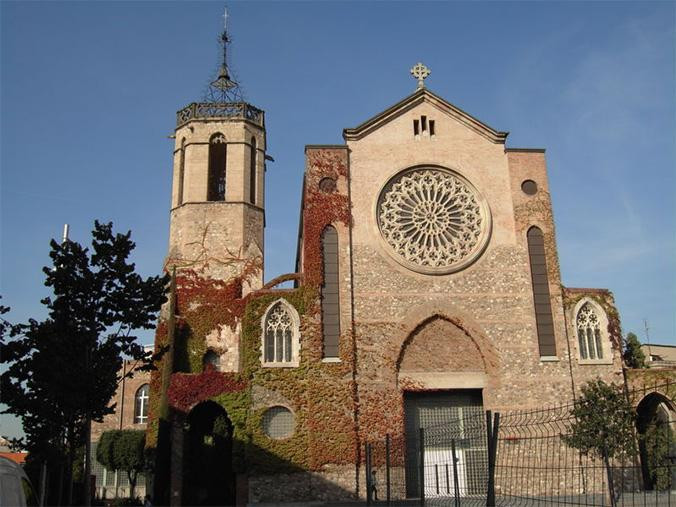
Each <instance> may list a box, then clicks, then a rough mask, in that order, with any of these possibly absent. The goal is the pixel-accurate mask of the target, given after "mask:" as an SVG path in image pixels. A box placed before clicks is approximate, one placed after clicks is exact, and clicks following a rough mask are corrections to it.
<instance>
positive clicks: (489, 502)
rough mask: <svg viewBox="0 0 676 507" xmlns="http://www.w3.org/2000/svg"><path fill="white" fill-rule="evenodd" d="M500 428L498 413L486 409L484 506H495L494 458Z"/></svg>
mask: <svg viewBox="0 0 676 507" xmlns="http://www.w3.org/2000/svg"><path fill="white" fill-rule="evenodd" d="M499 429H500V414H499V413H495V414H492V413H491V411H490V410H487V411H486V438H487V440H488V441H487V447H488V487H487V491H486V506H487V507H494V506H495V460H496V457H497V450H498V431H499Z"/></svg>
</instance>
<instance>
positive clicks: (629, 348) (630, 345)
mask: <svg viewBox="0 0 676 507" xmlns="http://www.w3.org/2000/svg"><path fill="white" fill-rule="evenodd" d="M622 357H623V359H624V364H626V365H627V367H628V368H645V367H646V364H645V354H644V353H643V351H642V350H641V342H640V341H638V337H637V336H636V335H635V334H634V333H628V334H627V339H626V341H625V345H624V353H623V354H622Z"/></svg>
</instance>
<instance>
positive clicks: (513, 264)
mask: <svg viewBox="0 0 676 507" xmlns="http://www.w3.org/2000/svg"><path fill="white" fill-rule="evenodd" d="M223 40H224V47H226V44H227V35H226V34H224V35H223ZM413 72H414V73H415V76H416V77H418V81H419V83H418V88H417V89H416V90H415V91H414V92H413V93H412V94H411V95H409V96H408V97H406V98H404V99H403V100H401V101H400V102H399V103H397V104H395V105H393V106H391V107H389V108H388V109H386V110H385V111H383V112H382V113H381V114H379V115H377V116H375V117H373V118H371V119H368V120H366V121H365V122H364V123H361V124H360V125H358V126H357V127H355V128H347V129H345V130H344V131H343V137H344V140H345V143H344V144H343V145H337V146H336V145H331V146H307V147H306V150H305V151H306V167H305V176H304V183H303V190H302V202H301V209H300V224H299V238H298V251H297V263H296V268H295V271H294V272H293V273H290V274H288V275H282V276H280V277H277V278H275V279H273V280H272V281H270V282H269V283H267V284H264V282H263V256H264V251H265V249H264V244H263V237H264V235H263V231H264V225H265V205H264V203H265V190H266V188H265V164H266V159H267V158H268V156H267V154H266V135H267V132H266V129H265V121H264V113H263V111H261V110H259V109H257V108H256V107H254V106H252V105H250V104H247V103H244V102H241V101H239V98H238V96H237V95H236V91H237V85H236V83H234V81H232V80H231V79H230V77H229V76H228V71H227V64H226V62H225V61H224V64H223V67H222V69H221V73H220V76H219V78H218V79H217V80H216V81H214V83H212V89H213V90H215V92H217V93H220V94H221V95H220V96H219V97H217V98H216V99H214V100H211V101H205V102H201V103H193V104H191V105H189V106H188V107H186V108H184V109H182V110H181V111H179V112H178V116H177V127H176V131H175V147H174V168H173V191H172V204H171V212H170V213H171V215H170V216H171V219H170V220H171V224H170V235H169V252H168V256H167V258H166V261H165V268H166V269H167V271H168V272H170V273H172V274H173V282H172V291H171V298H170V302H169V304H168V305H167V306H166V308H165V309H164V311H163V315H162V318H161V322H160V325H159V326H158V332H157V338H156V347H157V348H161V347H165V346H168V350H169V352H168V353H167V354H166V355H165V358H164V360H163V363H162V365H161V367H160V369H159V370H158V371H157V372H155V373H154V375H153V378H152V380H151V405H150V423H149V429H148V442H149V447H150V448H151V449H154V450H155V452H156V455H157V456H158V459H157V466H156V469H155V488H154V490H155V495H156V497H158V502H161V501H162V500H161V499H162V498H164V500H166V501H167V502H168V503H171V504H172V505H180V504H212V505H222V504H226V503H238V504H244V503H246V502H253V503H255V502H281V501H305V500H341V499H352V498H355V497H358V496H360V495H363V494H364V477H363V474H364V472H363V460H364V453H363V446H364V443H365V442H367V441H370V440H382V439H384V438H385V435H390V436H391V438H392V439H393V441H400V442H402V449H401V459H402V466H403V465H405V463H404V462H406V461H407V460H408V459H409V457H407V455H406V453H407V451H406V448H405V447H406V441H407V439H410V438H412V434H413V433H414V432H415V431H417V430H418V429H419V428H420V427H423V426H424V424H425V422H424V421H423V420H422V419H420V418H419V417H418V418H417V419H416V417H417V416H416V414H420V413H422V412H423V411H424V410H432V411H434V410H436V412H435V413H438V414H441V415H440V416H439V417H441V420H443V419H444V417H455V416H457V415H458V413H460V414H461V415H462V411H463V410H464V411H466V412H467V413H468V414H469V413H476V411H482V410H484V409H490V410H511V409H519V408H532V407H540V406H543V405H548V404H555V403H561V402H564V401H567V400H571V399H572V398H573V397H574V396H575V394H576V393H577V392H578V390H579V386H580V385H581V384H583V383H584V382H586V381H587V380H590V379H592V378H595V377H601V378H603V379H605V380H608V381H613V382H620V381H621V380H622V364H621V354H620V342H621V340H620V334H619V317H618V315H617V311H616V309H615V307H614V303H613V298H612V295H611V293H610V292H609V291H607V290H603V289H574V288H565V287H563V286H562V285H561V279H560V272H559V264H558V256H557V247H556V240H555V230H554V221H553V216H552V207H551V200H550V194H549V187H548V180H547V168H546V160H545V152H544V150H542V149H520V148H513V147H507V146H506V140H507V133H506V132H500V131H496V130H494V129H493V128H491V127H490V126H488V125H486V124H484V123H482V122H481V121H479V120H477V119H476V118H474V117H472V116H471V115H469V114H468V113H466V112H464V111H462V110H460V109H459V108H457V107H455V106H454V105H453V104H451V103H450V102H447V101H446V100H445V99H443V98H441V97H439V96H438V95H436V94H435V93H433V92H432V91H430V90H429V89H427V88H426V87H425V85H424V82H423V79H424V77H426V74H427V73H428V71H427V70H426V69H425V68H424V66H422V65H418V66H416V67H414V69H413ZM271 135H274V132H273V133H271ZM271 191H274V189H271ZM289 281H293V282H294V287H293V288H279V285H280V284H282V282H289ZM435 417H436V416H435ZM156 503H157V502H156Z"/></svg>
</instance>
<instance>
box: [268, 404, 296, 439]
mask: <svg viewBox="0 0 676 507" xmlns="http://www.w3.org/2000/svg"><path fill="white" fill-rule="evenodd" d="M294 426H295V417H294V415H293V412H291V410H289V409H288V408H286V407H270V408H269V409H267V410H266V411H265V413H264V414H263V431H264V432H265V434H266V435H267V436H269V437H270V438H274V439H278V440H279V439H282V438H289V437H290V436H291V435H293V429H294Z"/></svg>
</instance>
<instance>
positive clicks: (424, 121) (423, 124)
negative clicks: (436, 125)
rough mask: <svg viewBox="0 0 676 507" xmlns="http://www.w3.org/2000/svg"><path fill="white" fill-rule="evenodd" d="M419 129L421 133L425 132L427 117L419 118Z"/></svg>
mask: <svg viewBox="0 0 676 507" xmlns="http://www.w3.org/2000/svg"><path fill="white" fill-rule="evenodd" d="M420 127H421V128H422V131H423V133H424V132H426V131H427V116H421V117H420Z"/></svg>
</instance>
